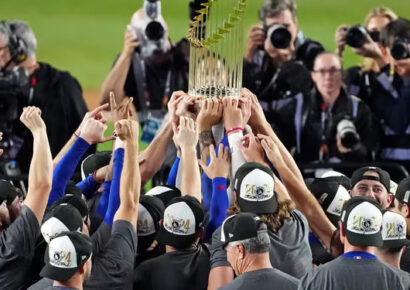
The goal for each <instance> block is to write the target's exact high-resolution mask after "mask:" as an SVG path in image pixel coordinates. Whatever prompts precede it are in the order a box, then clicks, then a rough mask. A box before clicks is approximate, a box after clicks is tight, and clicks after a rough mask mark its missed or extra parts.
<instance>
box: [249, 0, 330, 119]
mask: <svg viewBox="0 0 410 290" xmlns="http://www.w3.org/2000/svg"><path fill="white" fill-rule="evenodd" d="M259 19H260V21H261V23H260V24H259V25H255V26H253V27H252V28H251V29H250V31H249V35H248V42H247V48H246V52H245V57H244V69H243V85H244V87H247V88H249V89H250V90H251V91H252V92H254V93H255V94H256V95H257V96H258V98H259V100H260V101H261V105H262V107H263V108H264V112H265V114H266V115H267V117H268V121H269V122H270V123H271V124H272V123H275V121H276V120H275V119H274V114H273V112H274V111H275V110H276V108H277V106H280V103H281V101H283V100H281V99H283V98H286V97H288V96H292V95H295V94H297V93H299V92H307V91H309V90H310V88H311V86H312V82H311V79H310V76H309V72H308V70H310V69H311V66H312V64H313V59H314V57H315V56H316V55H317V54H318V53H319V52H322V51H323V50H324V49H323V47H322V45H321V44H320V43H318V42H315V41H312V40H310V39H306V38H305V36H304V35H303V33H302V31H300V30H299V28H298V23H297V19H296V4H295V3H294V1H293V0H266V2H265V3H264V4H263V6H262V7H261V9H260V10H259ZM278 100H279V101H278Z"/></svg>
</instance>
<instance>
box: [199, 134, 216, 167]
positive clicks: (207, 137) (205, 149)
mask: <svg viewBox="0 0 410 290" xmlns="http://www.w3.org/2000/svg"><path fill="white" fill-rule="evenodd" d="M211 144H212V145H215V140H214V136H213V135H212V130H211V129H209V130H205V131H200V133H199V152H200V155H201V159H202V161H204V162H207V161H208V158H209V146H210V145H211Z"/></svg>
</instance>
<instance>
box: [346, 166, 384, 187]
mask: <svg viewBox="0 0 410 290" xmlns="http://www.w3.org/2000/svg"><path fill="white" fill-rule="evenodd" d="M367 172H376V173H377V174H378V175H379V177H376V176H373V175H368V174H366V173H367ZM363 179H367V180H375V181H379V182H380V183H381V184H383V186H384V187H385V188H386V189H387V192H390V174H389V173H388V172H387V171H385V170H383V169H381V168H379V167H374V166H366V167H361V168H359V169H356V170H355V171H354V172H353V174H352V178H351V182H352V188H353V187H354V186H355V185H356V183H358V182H359V181H360V180H363Z"/></svg>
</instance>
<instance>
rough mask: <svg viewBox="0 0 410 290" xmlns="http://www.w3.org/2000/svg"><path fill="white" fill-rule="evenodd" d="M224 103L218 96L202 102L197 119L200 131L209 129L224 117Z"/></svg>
mask: <svg viewBox="0 0 410 290" xmlns="http://www.w3.org/2000/svg"><path fill="white" fill-rule="evenodd" d="M222 112H223V104H222V102H221V100H220V99H218V98H212V99H210V98H208V99H205V100H204V101H203V102H202V107H201V111H199V114H198V117H197V119H196V122H197V125H198V131H199V132H203V131H208V130H211V129H212V126H214V125H216V124H218V122H219V121H220V120H221V119H222Z"/></svg>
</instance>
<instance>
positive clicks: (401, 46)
mask: <svg viewBox="0 0 410 290" xmlns="http://www.w3.org/2000/svg"><path fill="white" fill-rule="evenodd" d="M391 55H392V57H393V58H394V59H397V60H400V59H406V58H409V57H410V51H409V41H408V40H405V39H396V40H395V41H394V42H393V46H392V48H391Z"/></svg>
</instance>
